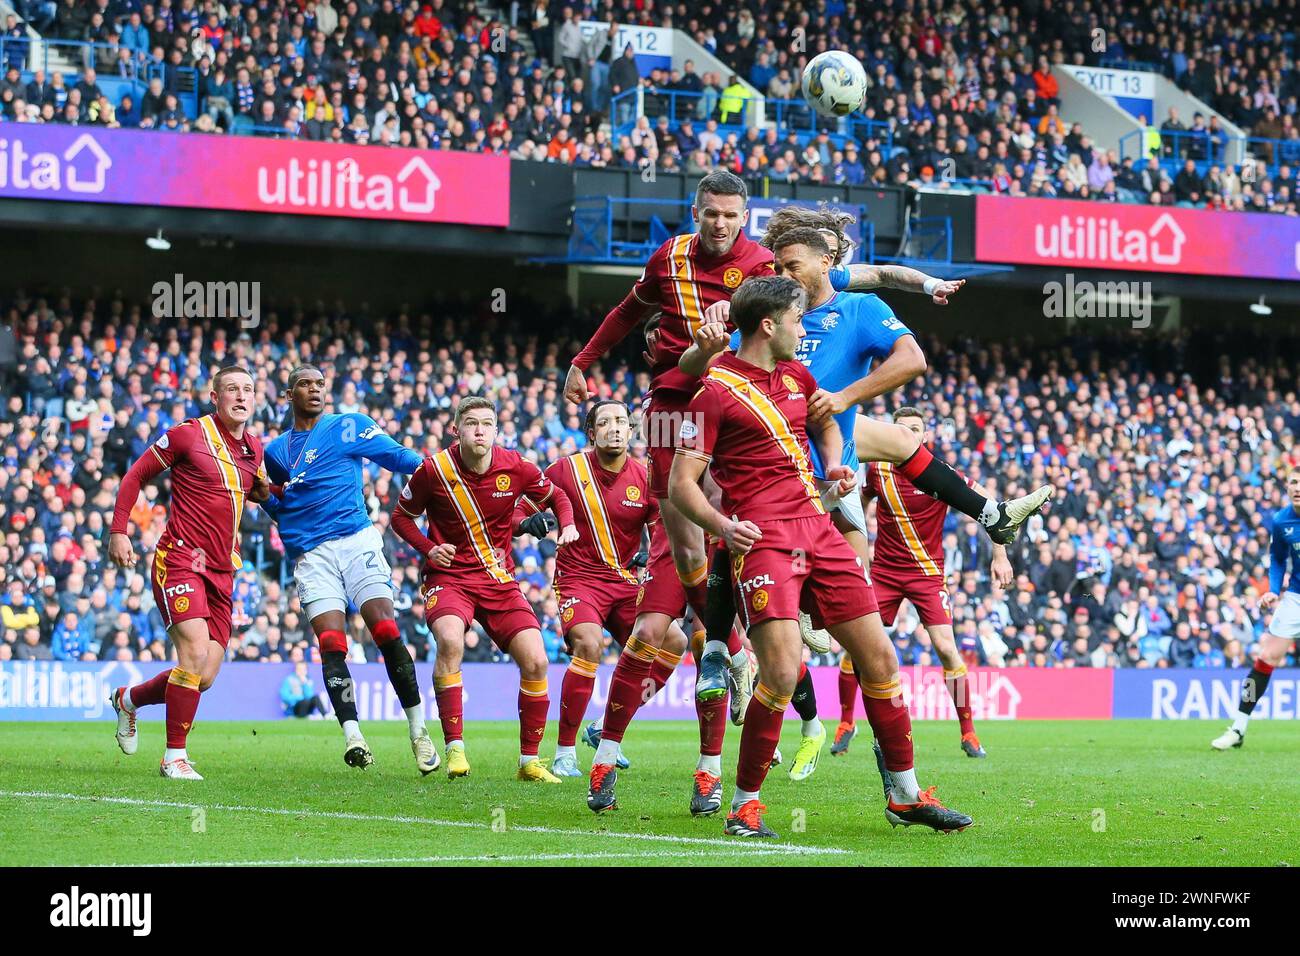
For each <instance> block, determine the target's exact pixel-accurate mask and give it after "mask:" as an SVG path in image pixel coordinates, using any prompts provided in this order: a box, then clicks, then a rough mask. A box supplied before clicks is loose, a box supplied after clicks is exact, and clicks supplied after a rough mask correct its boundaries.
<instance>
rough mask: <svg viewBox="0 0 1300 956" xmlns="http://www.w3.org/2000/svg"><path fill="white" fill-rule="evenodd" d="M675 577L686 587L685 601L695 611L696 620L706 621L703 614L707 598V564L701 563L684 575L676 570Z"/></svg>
mask: <svg viewBox="0 0 1300 956" xmlns="http://www.w3.org/2000/svg"><path fill="white" fill-rule="evenodd" d="M677 579H678V580H679V581H681V582H682V587H683V588H685V589H686V602H687V603H688V604H690V606H691V609H692V610H693V611H695V619H696V620H697V621H707V620H708V619H709V618H708V616H707V615H706V614H705V607H706V606H707V604H708V598H709V566H708V565H707V564H701V565H700V566H699V567H698V568H696V569H695V570H694V571H692V572H691V573H690V574H686V575H683V574H682V573H681V572H680V571H678V572H677Z"/></svg>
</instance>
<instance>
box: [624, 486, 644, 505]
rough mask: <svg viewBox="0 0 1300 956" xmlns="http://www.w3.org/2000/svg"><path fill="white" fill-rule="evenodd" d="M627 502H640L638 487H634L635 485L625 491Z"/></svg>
mask: <svg viewBox="0 0 1300 956" xmlns="http://www.w3.org/2000/svg"><path fill="white" fill-rule="evenodd" d="M627 500H628V501H640V500H641V489H640V488H638V487H636V486H635V485H633V486H631V487H630V488H628V489H627Z"/></svg>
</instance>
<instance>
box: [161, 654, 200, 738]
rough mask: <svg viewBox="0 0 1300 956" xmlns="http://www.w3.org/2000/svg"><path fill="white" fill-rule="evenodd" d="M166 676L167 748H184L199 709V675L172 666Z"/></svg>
mask: <svg viewBox="0 0 1300 956" xmlns="http://www.w3.org/2000/svg"><path fill="white" fill-rule="evenodd" d="M169 675H170V676H169V677H168V678H167V690H166V703H167V749H168V750H184V749H185V738H186V737H187V736H189V732H190V728H191V727H193V726H194V715H195V714H196V713H198V710H199V696H200V694H199V675H198V674H194V673H191V672H190V671H186V670H181V669H180V668H179V667H173V668H172V669H171V671H170V672H169Z"/></svg>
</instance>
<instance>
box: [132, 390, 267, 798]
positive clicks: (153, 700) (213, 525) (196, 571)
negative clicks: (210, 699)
mask: <svg viewBox="0 0 1300 956" xmlns="http://www.w3.org/2000/svg"><path fill="white" fill-rule="evenodd" d="M211 399H212V403H213V405H214V406H216V410H215V411H214V412H213V413H212V414H210V415H204V416H202V417H201V418H191V419H187V420H185V421H183V422H181V423H180V424H179V425H176V426H174V427H172V428H169V429H168V430H167V431H166V433H164V434H163V436H162V437H161V438H159V439H158V441H157V442H155V443H154V444H153V445H152V446H150V448H149V450H148V451H147V452H145V453H144V454H143V455H141V456H140V458H139V459H138V460H137V461H136V463H135V464H134V465H132V466H131V468H130V470H129V471H128V472H127V473H126V476H125V477H123V479H122V483H121V485H120V487H119V488H118V491H117V505H116V507H115V508H114V509H113V524H112V529H111V532H112V533H111V535H110V537H109V542H108V556H109V558H110V559H111V560H112V561H113V563H114V564H116V565H117V566H118V567H120V568H133V567H135V565H136V562H137V560H138V558H137V557H136V554H135V550H134V549H133V548H132V546H131V539H130V537H129V533H130V532H129V528H130V514H131V509H132V508H133V507H135V503H136V499H137V498H138V497H139V495H140V487H141V486H142V485H143V484H144V483H145V482H148V481H152V480H153V479H154V478H156V477H158V475H160V474H162V473H163V472H164V471H166V470H167V469H169V468H170V469H171V472H172V500H171V510H170V512H169V513H168V516H167V527H166V528H165V529H164V531H163V533H162V537H161V538H159V539H158V544H157V545H156V546H155V549H154V559H153V567H152V570H151V571H150V575H149V578H150V582H151V583H152V585H153V596H154V601H155V602H156V603H157V605H158V610H159V612H160V613H161V614H162V617H163V621H164V623H165V624H166V625H167V634H168V636H169V637H170V638H171V642H172V646H173V647H174V648H175V649H176V666H174V667H172V668H171V669H169V670H165V671H163V672H162V673H161V674H158V675H157V676H156V677H152V678H150V679H149V680H147V681H145V682H144V683H141V684H136V685H135V686H134V687H132V688H130V689H129V690H128V689H127V688H124V687H118V688H115V689H114V690H113V693H112V696H111V697H110V698H109V703H111V704H112V705H113V710H114V711H115V712H116V713H117V742H118V746H120V747H121V748H122V752H123V753H125V754H128V755H129V754H134V753H135V751H136V747H137V744H138V741H137V737H136V712H137V710H138V709H139V708H141V707H144V706H147V705H149V704H163V703H165V704H166V706H167V749H166V751H165V752H164V754H163V759H162V763H161V764H160V765H159V772H160V773H161V774H162V775H163V776H164V777H169V778H172V779H179V780H202V779H203V777H201V776H200V775H199V773H198V772H197V771H196V770H195V769H194V767H193V766H192V764H191V763H190V759H189V756H188V754H187V753H186V751H185V741H186V738H187V737H188V735H189V731H190V728H191V727H192V726H193V725H194V715H195V713H197V711H198V707H199V695H200V694H201V693H202V692H203V691H205V690H207V689H208V688H209V687H211V686H212V682H213V681H215V680H216V679H217V672H218V671H219V670H220V669H221V662H222V660H223V659H224V658H225V654H226V645H227V644H228V643H229V641H230V625H231V603H230V596H231V594H232V593H233V591H234V585H235V571H236V570H237V569H238V568H239V567H240V566H241V564H242V563H243V562H242V559H241V558H240V556H239V521H240V518H242V517H243V514H244V501H245V499H247V500H249V501H252V502H254V503H257V502H262V501H265V500H266V499H267V496H268V495H269V494H270V483H269V482H268V481H267V479H266V472H265V470H264V469H263V467H262V443H261V442H260V441H258V439H257V438H256V437H254V436H253V435H251V434H249V433H247V432H246V431H245V428H244V425H245V423H246V422H247V421H248V418H249V416H250V415H252V414H253V403H254V391H253V377H252V376H251V375H250V374H249V373H248V372H247V371H246V370H245V369H243V368H240V367H239V366H234V365H232V366H227V367H226V368H223V369H221V370H220V371H219V372H217V374H216V375H215V376H214V377H213V379H212V395H211Z"/></svg>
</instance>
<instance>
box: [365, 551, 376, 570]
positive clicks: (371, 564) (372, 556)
mask: <svg viewBox="0 0 1300 956" xmlns="http://www.w3.org/2000/svg"><path fill="white" fill-rule="evenodd" d="M366 567H367V568H369V569H370V570H371V571H378V570H379V552H378V551H367V552H366Z"/></svg>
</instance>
